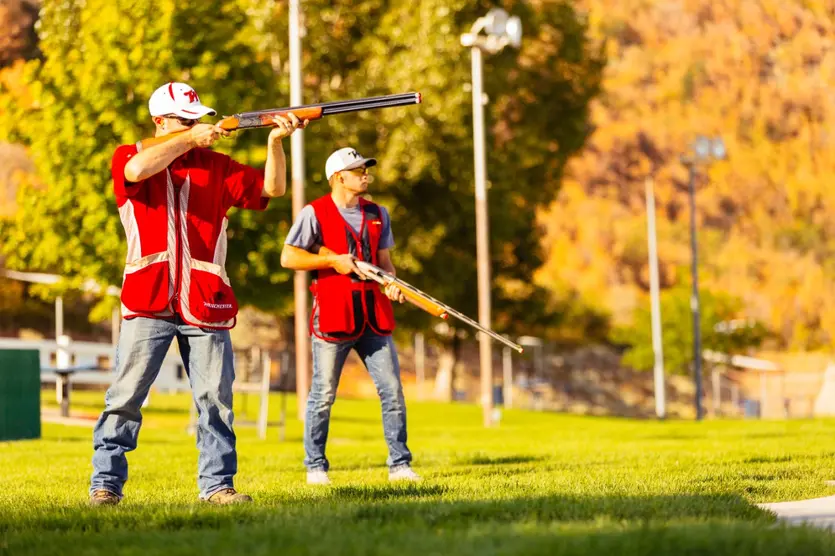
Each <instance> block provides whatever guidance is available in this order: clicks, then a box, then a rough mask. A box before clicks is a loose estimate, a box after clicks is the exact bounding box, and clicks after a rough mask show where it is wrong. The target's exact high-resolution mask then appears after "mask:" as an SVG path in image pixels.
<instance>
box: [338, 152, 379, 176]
mask: <svg viewBox="0 0 835 556" xmlns="http://www.w3.org/2000/svg"><path fill="white" fill-rule="evenodd" d="M376 164H377V159H376V158H364V157H363V156H362V155H361V154H359V153H358V152H357V150H356V149H352V148H351V147H345V148H344V149H339V150H338V151H336V152H335V153H333V154H332V155H330V156H329V157H328V161H327V162H326V163H325V175H326V176H327V178H328V180H330V179H331V176H333V175H334V174H335V173H337V172H341V171H342V170H352V169H354V168H359V167H360V166H374V165H376Z"/></svg>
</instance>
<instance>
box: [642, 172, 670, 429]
mask: <svg viewBox="0 0 835 556" xmlns="http://www.w3.org/2000/svg"><path fill="white" fill-rule="evenodd" d="M645 185H646V196H647V243H648V251H649V298H650V314H651V316H652V351H653V353H654V354H655V363H654V365H653V375H654V378H655V415H656V416H657V417H658V418H659V419H663V418H664V416H665V415H666V397H665V390H664V343H663V342H662V341H661V302H660V300H659V294H658V289H659V285H658V248H657V239H656V237H657V236H656V233H655V190H654V184H653V180H652V178H647V179H646V184H645Z"/></svg>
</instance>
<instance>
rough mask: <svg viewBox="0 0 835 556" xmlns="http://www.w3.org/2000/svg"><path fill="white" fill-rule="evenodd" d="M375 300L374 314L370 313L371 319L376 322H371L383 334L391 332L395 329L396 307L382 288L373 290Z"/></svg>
mask: <svg viewBox="0 0 835 556" xmlns="http://www.w3.org/2000/svg"><path fill="white" fill-rule="evenodd" d="M372 294H373V295H372V297H373V298H374V300H373V304H374V305H373V307H374V310H373V316H372V314H369V315H368V317H369V320H371V319H373V320H374V322H372V323H371V326H372V327H373V328H374V329H375V330H376V332H379V333H381V334H391V332H392V331H393V330H394V307H393V306H392V303H391V299H389V298H388V297H386V294H384V293H383V292H382V291H380V289H378V288H375V289H374V290H373V292H372Z"/></svg>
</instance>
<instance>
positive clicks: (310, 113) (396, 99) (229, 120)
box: [142, 93, 422, 148]
mask: <svg viewBox="0 0 835 556" xmlns="http://www.w3.org/2000/svg"><path fill="white" fill-rule="evenodd" d="M421 100H422V99H421V95H420V93H399V94H396V95H384V96H381V97H368V98H359V99H354V100H339V101H335V102H323V103H321V104H307V105H304V106H295V107H290V108H272V109H269V110H258V111H255V112H241V113H240V114H234V115H232V116H224V117H223V119H222V120H220V121H219V122H218V123H217V125H219V126H220V127H222V128H223V129H225V130H226V131H235V130H238V129H252V128H256V127H271V126H273V125H274V124H273V123H272V119H273V118H275V117H276V116H286V115H287V114H291V113H292V114H295V115H296V117H297V118H298V119H299V120H301V121H304V120H310V121H313V120H318V119H321V118H323V117H324V116H332V115H334V114H345V113H348V112H359V111H361V110H375V109H378V108H391V107H394V106H409V105H412V104H420V102H421ZM178 133H183V132H182V131H181V132H178ZM178 133H170V134H168V135H163V136H161V137H152V138H149V139H143V140H142V148H147V147H150V146H152V145H158V144H159V143H163V142H165V141H168V140H169V139H172V138H174V137H176V136H177V135H178Z"/></svg>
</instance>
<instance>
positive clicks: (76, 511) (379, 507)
mask: <svg viewBox="0 0 835 556" xmlns="http://www.w3.org/2000/svg"><path fill="white" fill-rule="evenodd" d="M448 493H449V489H448V487H444V486H437V485H426V484H422V485H404V486H389V485H387V486H382V487H375V486H369V487H338V488H335V489H333V490H332V491H331V494H329V495H327V496H323V497H316V498H308V497H305V496H302V497H296V496H294V495H291V496H289V497H287V498H283V499H272V500H271V501H270V503H269V504H268V505H264V504H258V503H257V502H256V504H254V505H247V506H237V507H227V508H218V507H214V506H209V505H207V504H205V503H191V504H170V505H163V504H148V505H138V504H130V503H127V504H123V505H121V506H119V507H116V508H90V507H87V506H86V505H84V504H83V503H81V502H79V504H78V505H77V506H74V507H51V508H44V509H43V510H39V511H36V512H33V513H28V514H23V515H21V513H18V514H17V515H13V514H10V513H9V512H8V511H3V512H2V513H0V533H13V532H21V531H29V532H32V531H66V532H71V531H81V532H103V531H110V530H117V529H118V530H125V529H129V530H133V531H160V530H164V531H179V530H189V529H201V530H202V529H217V528H223V527H237V526H239V525H242V524H258V523H264V524H270V523H272V524H276V523H285V522H287V521H288V520H293V521H300V522H303V523H306V524H309V526H310V528H311V530H322V529H334V528H347V529H350V528H351V527H354V526H365V525H362V524H372V523H373V524H380V523H382V524H385V525H386V527H395V526H397V527H404V528H414V527H428V528H436V527H443V528H445V529H446V528H467V527H471V526H473V525H475V524H479V523H481V524H489V523H493V524H500V523H517V522H518V523H552V522H578V521H579V522H591V521H596V520H600V519H606V520H611V521H615V522H617V521H638V522H647V523H649V522H663V521H668V520H682V519H699V520H706V519H723V520H744V521H760V522H762V523H768V522H771V521H773V518H772V517H771V515H770V514H769V513H767V512H765V511H763V510H760V509H759V508H757V507H756V506H753V505H751V504H749V503H748V502H746V501H745V500H744V499H743V498H742V497H740V496H737V495H733V494H713V495H701V494H681V495H655V496H649V495H648V496H576V495H571V496H556V495H550V496H541V497H536V496H525V497H516V498H504V499H493V500H438V499H434V500H433V499H431V498H437V497H441V496H443V495H445V494H448ZM422 498H423V499H422ZM128 502H129V501H128Z"/></svg>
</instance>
